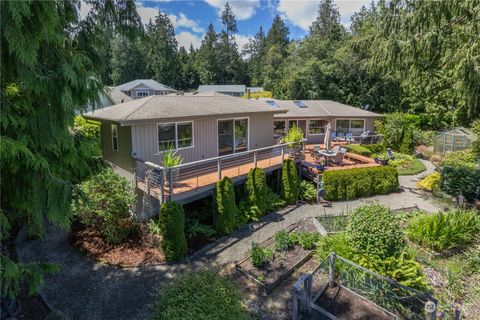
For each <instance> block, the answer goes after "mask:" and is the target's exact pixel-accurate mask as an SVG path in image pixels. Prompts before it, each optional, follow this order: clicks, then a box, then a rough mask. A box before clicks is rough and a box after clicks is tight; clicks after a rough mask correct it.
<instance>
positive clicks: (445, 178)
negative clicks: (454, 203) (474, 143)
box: [440, 149, 480, 200]
mask: <svg viewBox="0 0 480 320" xmlns="http://www.w3.org/2000/svg"><path fill="white" fill-rule="evenodd" d="M476 161H477V159H476V155H475V154H474V152H473V151H472V150H471V149H466V150H462V151H457V152H452V153H449V154H447V155H446V156H445V158H444V159H443V160H442V162H441V163H440V173H441V177H440V189H442V190H443V191H445V192H446V193H448V194H450V195H453V196H457V195H459V194H462V195H463V196H464V197H465V198H466V199H468V200H473V199H474V198H475V192H476V188H477V187H478V186H480V183H479V181H480V167H479V166H478V165H477V162H476Z"/></svg>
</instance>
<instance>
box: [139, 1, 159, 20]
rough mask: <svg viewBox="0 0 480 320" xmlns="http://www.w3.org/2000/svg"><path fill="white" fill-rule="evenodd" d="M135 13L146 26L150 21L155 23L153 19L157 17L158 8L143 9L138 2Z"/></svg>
mask: <svg viewBox="0 0 480 320" xmlns="http://www.w3.org/2000/svg"><path fill="white" fill-rule="evenodd" d="M137 12H138V15H139V16H140V19H142V23H143V24H147V23H148V22H149V21H150V20H152V21H155V17H156V16H157V15H158V8H151V7H144V6H143V4H142V3H141V2H140V3H138V5H137Z"/></svg>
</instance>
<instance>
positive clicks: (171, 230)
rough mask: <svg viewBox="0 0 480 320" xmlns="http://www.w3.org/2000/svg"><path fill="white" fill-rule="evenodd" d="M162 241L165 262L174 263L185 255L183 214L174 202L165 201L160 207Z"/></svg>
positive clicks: (185, 242) (179, 206)
mask: <svg viewBox="0 0 480 320" xmlns="http://www.w3.org/2000/svg"><path fill="white" fill-rule="evenodd" d="M158 225H159V227H160V230H161V233H162V236H163V240H162V249H163V253H164V255H165V259H166V260H167V261H176V260H179V259H181V258H183V257H185V256H186V255H187V240H186V238H185V214H184V212H183V207H182V206H181V205H180V204H178V203H176V202H175V201H167V202H165V203H163V204H162V206H161V207H160V215H159V217H158Z"/></svg>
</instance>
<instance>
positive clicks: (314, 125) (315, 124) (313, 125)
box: [308, 120, 327, 134]
mask: <svg viewBox="0 0 480 320" xmlns="http://www.w3.org/2000/svg"><path fill="white" fill-rule="evenodd" d="M326 125H327V121H325V120H310V121H309V123H308V134H324V133H325V126H326Z"/></svg>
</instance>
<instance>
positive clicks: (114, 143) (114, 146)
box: [112, 124, 118, 151]
mask: <svg viewBox="0 0 480 320" xmlns="http://www.w3.org/2000/svg"><path fill="white" fill-rule="evenodd" d="M112 149H113V151H118V132H117V125H116V124H112Z"/></svg>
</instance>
